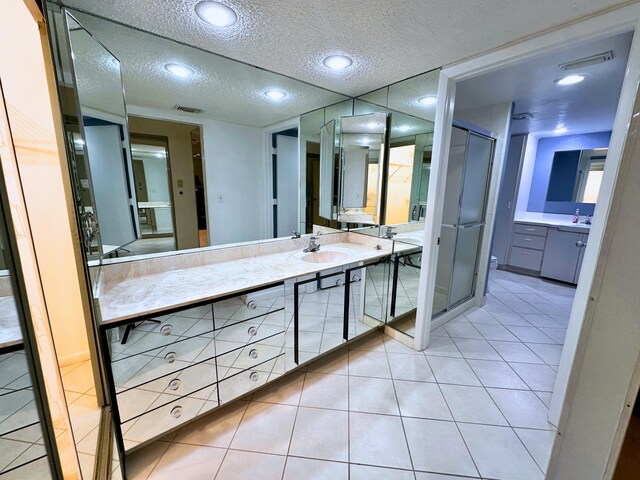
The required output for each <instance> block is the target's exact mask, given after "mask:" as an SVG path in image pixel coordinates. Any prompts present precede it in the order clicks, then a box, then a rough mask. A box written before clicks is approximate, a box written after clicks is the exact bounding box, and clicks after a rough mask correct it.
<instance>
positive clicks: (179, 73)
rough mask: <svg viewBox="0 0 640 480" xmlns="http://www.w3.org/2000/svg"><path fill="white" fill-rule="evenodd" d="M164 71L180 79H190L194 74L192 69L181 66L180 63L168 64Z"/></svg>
mask: <svg viewBox="0 0 640 480" xmlns="http://www.w3.org/2000/svg"><path fill="white" fill-rule="evenodd" d="M164 69H165V70H166V71H167V72H171V73H172V74H174V75H175V76H176V77H180V78H185V77H189V76H191V75H193V73H194V71H193V69H192V68H189V67H187V66H186V65H180V64H179V63H167V64H166V65H165V66H164Z"/></svg>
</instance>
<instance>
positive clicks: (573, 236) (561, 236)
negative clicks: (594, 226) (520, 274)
mask: <svg viewBox="0 0 640 480" xmlns="http://www.w3.org/2000/svg"><path fill="white" fill-rule="evenodd" d="M588 237H589V234H587V233H582V232H576V231H571V230H563V229H561V228H549V231H548V233H547V241H546V245H545V249H544V256H543V260H542V268H541V270H540V275H541V276H542V277H545V278H551V279H554V280H559V281H561V282H567V283H578V277H579V276H580V269H581V267H582V258H583V256H584V247H585V246H586V244H587V239H588Z"/></svg>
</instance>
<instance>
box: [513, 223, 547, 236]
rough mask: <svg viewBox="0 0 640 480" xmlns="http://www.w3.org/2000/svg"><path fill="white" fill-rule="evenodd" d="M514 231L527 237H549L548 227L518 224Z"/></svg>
mask: <svg viewBox="0 0 640 480" xmlns="http://www.w3.org/2000/svg"><path fill="white" fill-rule="evenodd" d="M514 231H515V232H516V233H524V234H525V235H539V236H546V235H547V227H542V226H539V225H528V224H526V223H516V224H515V230H514Z"/></svg>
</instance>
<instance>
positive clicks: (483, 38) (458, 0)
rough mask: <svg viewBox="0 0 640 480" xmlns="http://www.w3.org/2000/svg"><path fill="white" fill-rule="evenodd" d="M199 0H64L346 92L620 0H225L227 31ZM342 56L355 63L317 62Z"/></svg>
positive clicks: (487, 47)
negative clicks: (234, 18) (231, 18)
mask: <svg viewBox="0 0 640 480" xmlns="http://www.w3.org/2000/svg"><path fill="white" fill-rule="evenodd" d="M198 1H199V0H63V3H65V4H66V5H68V6H72V7H76V8H78V9H81V10H84V11H87V12H91V13H95V14H97V15H100V16H104V17H106V18H109V19H113V20H116V21H118V22H122V23H125V24H128V25H132V26H134V27H137V28H140V29H143V30H146V31H150V32H154V33H157V34H159V35H162V36H165V37H168V38H173V39H176V40H179V41H181V42H184V43H187V44H189V45H194V46H198V47H200V48H203V49H205V50H208V51H211V52H215V53H219V54H222V55H225V56H228V57H230V58H235V59H238V60H241V61H243V62H247V63H249V64H252V65H256V66H259V67H262V68H266V69H268V70H272V71H274V72H278V73H282V74H284V75H288V76H291V77H293V78H298V79H301V80H304V81H307V82H310V83H312V84H314V85H319V86H322V87H325V88H328V89H331V90H334V91H337V92H341V93H344V94H347V95H350V96H356V95H360V94H363V93H366V92H370V91H372V90H375V89H377V88H380V87H382V86H384V85H388V84H390V83H393V82H396V81H399V80H402V79H404V78H407V77H410V76H413V75H416V74H419V73H422V72H425V71H428V70H432V69H434V68H437V67H440V66H442V65H447V64H451V63H454V62H457V61H459V60H462V59H464V58H468V57H470V56H473V55H477V54H479V53H482V52H485V51H487V50H490V49H493V48H496V47H498V46H500V45H503V44H505V43H509V42H511V41H514V40H516V39H520V38H523V37H525V36H527V35H531V34H534V33H537V32H541V31H543V30H546V29H549V28H552V27H555V26H558V25H561V24H563V23H566V22H568V21H570V20H573V19H575V18H579V17H582V16H584V15H588V14H590V13H593V12H595V11H599V10H601V9H604V8H607V7H611V6H614V5H618V4H621V3H623V2H621V1H620V0H535V1H532V0H482V1H477V0H476V1H471V0H394V1H389V0H349V1H344V0H315V1H292V0H270V1H260V2H257V1H252V0H221V2H222V3H225V4H227V5H229V6H231V7H232V8H233V9H234V10H235V11H236V12H237V13H238V22H237V23H236V24H235V25H233V26H232V27H229V28H226V29H221V28H216V27H212V26H209V25H208V24H205V23H204V22H202V21H201V20H200V19H199V18H198V17H196V15H195V13H194V6H195V4H196V3H198ZM331 54H346V55H349V56H350V57H351V58H353V60H354V63H353V66H352V67H350V68H349V69H347V70H345V71H343V72H340V73H332V72H331V71H329V70H327V69H326V68H325V67H324V66H323V65H322V63H321V60H322V59H323V58H324V57H325V56H327V55H331Z"/></svg>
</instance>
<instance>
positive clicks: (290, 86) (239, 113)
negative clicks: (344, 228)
mask: <svg viewBox="0 0 640 480" xmlns="http://www.w3.org/2000/svg"><path fill="white" fill-rule="evenodd" d="M72 13H73V15H74V16H75V17H76V18H77V20H78V21H79V22H80V24H82V25H83V26H84V27H85V28H86V29H87V30H88V31H89V32H91V35H93V36H94V37H95V39H97V40H99V41H100V42H101V43H102V44H103V45H104V46H105V47H106V48H107V49H108V50H109V51H110V52H112V53H113V54H114V55H115V56H116V57H117V58H118V60H120V62H121V65H122V70H123V77H124V89H125V95H126V100H127V104H128V105H136V106H142V107H149V108H155V109H160V110H164V111H167V110H171V109H173V107H174V106H175V105H184V106H189V107H197V108H200V109H202V110H204V114H203V115H202V116H205V117H207V118H215V119H219V120H224V121H227V122H232V123H239V124H242V125H251V126H256V127H265V126H268V125H272V124H274V123H277V122H280V121H284V120H287V119H289V118H293V117H296V116H298V115H300V114H302V113H305V112H308V111H311V110H315V109H317V108H320V107H323V106H326V105H330V104H333V103H337V102H340V101H343V100H345V99H346V98H347V97H345V96H343V95H341V94H338V93H334V92H330V91H328V90H325V89H322V88H319V87H315V86H313V85H309V84H307V83H303V82H300V81H298V80H294V79H292V78H288V77H284V76H282V75H278V74H275V73H272V72H268V71H265V70H261V69H258V68H255V67H252V66H249V65H246V64H243V63H240V62H236V61H234V60H230V59H227V58H223V57H220V56H218V55H213V54H211V53H208V52H203V51H202V50H198V49H195V48H191V47H187V46H184V45H181V44H179V43H176V42H174V41H171V40H166V39H163V38H158V37H157V36H154V35H151V34H149V33H144V32H140V31H138V30H135V29H132V28H128V27H124V26H121V25H118V24H115V23H113V22H108V21H105V20H102V19H100V18H96V17H93V16H91V15H85V14H82V13H76V12H72ZM71 38H72V42H73V44H74V45H73V46H74V51H75V62H76V64H77V67H78V66H80V67H84V68H76V73H77V74H79V75H78V77H79V79H78V84H79V86H80V92H81V93H84V95H82V96H83V100H84V101H83V103H84V104H85V105H87V106H90V107H92V108H94V109H96V110H101V111H105V112H108V113H115V112H114V108H113V107H114V99H116V97H117V95H114V94H113V92H114V88H112V87H113V85H114V81H115V82H118V84H117V87H118V88H119V87H120V86H119V78H118V71H117V62H116V63H114V62H113V61H112V58H113V57H112V56H111V55H110V54H109V51H107V50H105V49H104V48H103V47H101V46H100V45H99V43H98V42H95V41H93V39H91V38H90V37H89V36H88V35H87V34H86V33H85V32H84V31H83V30H77V31H73V32H72V34H71ZM167 63H180V64H184V65H188V66H190V67H191V68H192V69H193V70H194V74H193V75H191V76H189V77H186V78H178V77H175V76H174V75H172V74H171V73H169V72H168V71H166V70H165V68H164V66H165V65H166V64H167ZM114 79H115V80H114ZM268 89H279V90H282V91H285V92H287V96H286V97H285V98H284V99H282V100H280V101H273V100H271V99H270V98H269V97H267V96H266V95H265V94H264V92H265V91H266V90H268ZM116 93H117V92H116ZM198 118H200V117H199V115H193V119H194V121H196V122H197V121H198Z"/></svg>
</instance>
